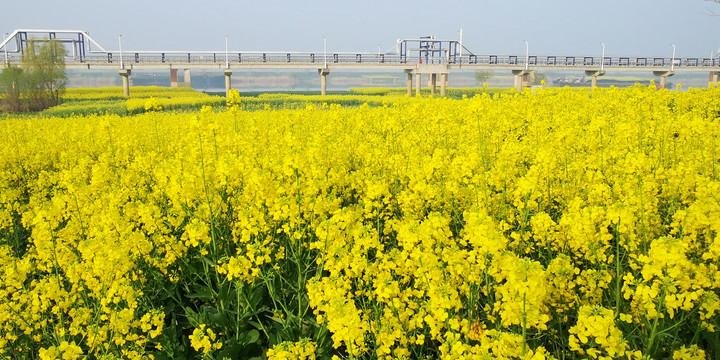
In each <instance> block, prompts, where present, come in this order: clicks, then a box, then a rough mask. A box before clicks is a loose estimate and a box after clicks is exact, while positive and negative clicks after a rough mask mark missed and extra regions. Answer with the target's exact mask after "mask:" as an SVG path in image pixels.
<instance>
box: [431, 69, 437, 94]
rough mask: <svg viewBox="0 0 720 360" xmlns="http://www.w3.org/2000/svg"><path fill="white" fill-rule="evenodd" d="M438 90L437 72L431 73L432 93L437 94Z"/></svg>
mask: <svg viewBox="0 0 720 360" xmlns="http://www.w3.org/2000/svg"><path fill="white" fill-rule="evenodd" d="M436 92H437V74H435V73H432V74H430V93H431V94H433V95H435V93H436Z"/></svg>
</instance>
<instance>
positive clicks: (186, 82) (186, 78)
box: [183, 69, 192, 87]
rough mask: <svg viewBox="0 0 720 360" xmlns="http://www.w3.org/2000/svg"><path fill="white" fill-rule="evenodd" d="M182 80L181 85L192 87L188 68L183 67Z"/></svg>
mask: <svg viewBox="0 0 720 360" xmlns="http://www.w3.org/2000/svg"><path fill="white" fill-rule="evenodd" d="M183 80H184V81H185V84H183V87H192V86H190V69H185V77H184V79H183Z"/></svg>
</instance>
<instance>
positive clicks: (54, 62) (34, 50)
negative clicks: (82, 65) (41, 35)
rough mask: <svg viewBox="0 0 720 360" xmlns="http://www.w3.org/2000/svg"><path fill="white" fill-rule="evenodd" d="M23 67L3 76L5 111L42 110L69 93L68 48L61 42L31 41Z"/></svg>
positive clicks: (0, 80) (10, 69)
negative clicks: (66, 61) (66, 66)
mask: <svg viewBox="0 0 720 360" xmlns="http://www.w3.org/2000/svg"><path fill="white" fill-rule="evenodd" d="M21 62H22V63H21V66H20V67H16V66H8V67H6V68H5V69H4V70H3V72H2V73H0V91H1V92H2V94H3V101H2V109H3V110H5V111H11V112H17V111H38V110H44V109H47V108H49V107H52V106H55V105H57V104H58V103H59V101H60V96H61V95H62V94H63V92H64V90H65V84H66V82H67V76H66V75H65V48H64V47H63V45H62V43H61V42H59V41H57V40H54V39H53V40H35V39H32V40H29V41H28V42H27V46H26V47H25V49H23V55H22V57H21Z"/></svg>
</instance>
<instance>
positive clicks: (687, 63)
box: [8, 51, 720, 68]
mask: <svg viewBox="0 0 720 360" xmlns="http://www.w3.org/2000/svg"><path fill="white" fill-rule="evenodd" d="M226 56H227V61H228V63H229V64H278V65H279V64H308V65H309V64H318V66H322V65H323V64H324V63H325V62H327V63H328V64H446V65H489V66H493V65H497V66H518V67H520V66H525V65H526V57H525V56H517V55H463V56H452V57H428V56H402V55H397V54H378V53H328V54H327V57H326V56H325V55H324V54H322V53H298V52H229V53H227V54H226V53H225V52H177V51H176V52H170V51H168V52H154V51H152V52H150V51H144V52H123V53H122V59H123V63H124V64H126V65H130V64H177V65H181V64H225V61H226ZM65 61H66V64H77V63H81V64H118V65H119V64H120V53H118V52H108V53H104V54H100V55H88V56H82V57H69V58H66V60H65ZM8 62H9V63H11V64H18V63H20V57H19V55H10V56H9V57H8ZM527 65H529V66H536V67H544V68H551V67H564V68H567V67H577V68H587V67H601V66H602V67H613V68H633V67H671V66H672V67H679V68H710V67H720V60H718V59H710V58H675V59H672V58H664V57H605V58H602V59H601V57H599V56H598V57H593V56H534V55H533V56H528V57H527Z"/></svg>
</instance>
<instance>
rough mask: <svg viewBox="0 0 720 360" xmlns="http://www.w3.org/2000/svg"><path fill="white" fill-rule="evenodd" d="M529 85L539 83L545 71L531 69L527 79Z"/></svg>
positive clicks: (543, 78)
mask: <svg viewBox="0 0 720 360" xmlns="http://www.w3.org/2000/svg"><path fill="white" fill-rule="evenodd" d="M528 80H529V82H530V85H540V84H542V81H543V80H545V73H544V72H541V71H533V72H531V73H530V79H528Z"/></svg>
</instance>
